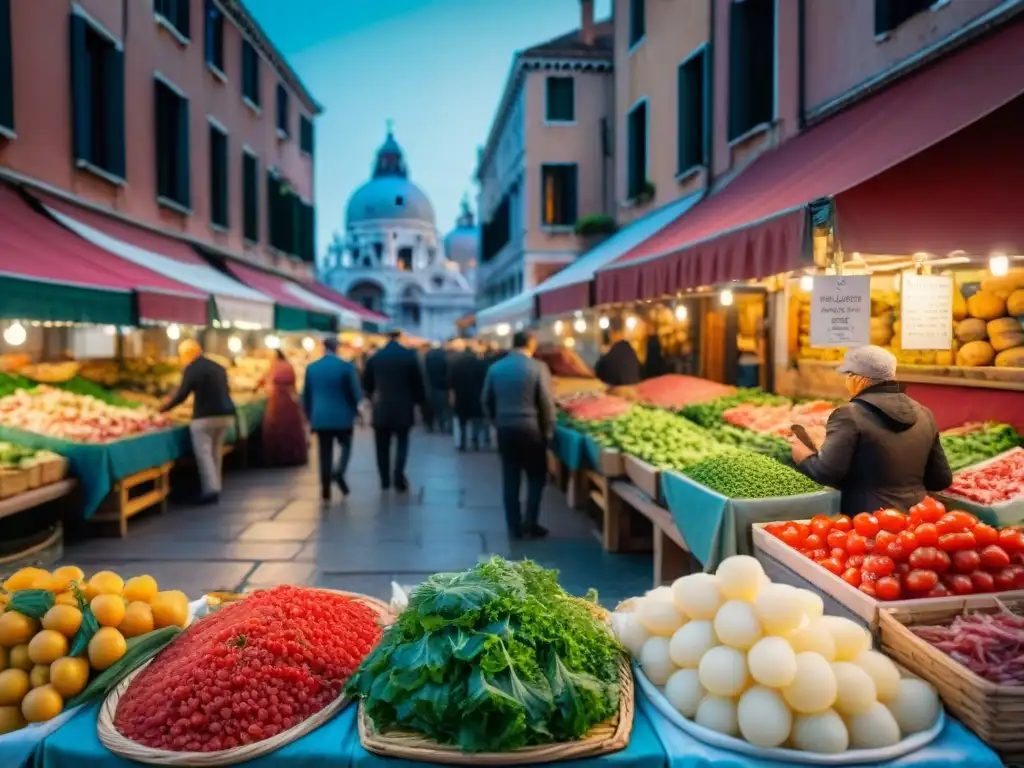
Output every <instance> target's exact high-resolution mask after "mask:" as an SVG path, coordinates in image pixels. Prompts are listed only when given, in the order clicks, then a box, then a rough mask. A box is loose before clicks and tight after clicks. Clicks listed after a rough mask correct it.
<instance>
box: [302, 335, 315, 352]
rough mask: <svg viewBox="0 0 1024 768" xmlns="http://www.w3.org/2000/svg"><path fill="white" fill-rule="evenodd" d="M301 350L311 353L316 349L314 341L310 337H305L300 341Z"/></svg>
mask: <svg viewBox="0 0 1024 768" xmlns="http://www.w3.org/2000/svg"><path fill="white" fill-rule="evenodd" d="M302 348H303V349H304V350H306V351H307V352H312V351H313V350H314V349H316V340H315V339H314V338H313V337H312V336H307V337H306V338H304V339H303V340H302Z"/></svg>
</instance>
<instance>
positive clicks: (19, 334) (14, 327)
mask: <svg viewBox="0 0 1024 768" xmlns="http://www.w3.org/2000/svg"><path fill="white" fill-rule="evenodd" d="M27 338H28V331H26V330H25V326H24V325H22V324H21V323H19V322H18V321H14V322H13V323H11V324H10V325H9V326H7V328H5V329H4V341H6V342H7V343H8V344H10V345H11V346H12V347H20V346H21V345H22V344H24V343H25V339H27Z"/></svg>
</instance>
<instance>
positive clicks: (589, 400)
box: [561, 394, 631, 421]
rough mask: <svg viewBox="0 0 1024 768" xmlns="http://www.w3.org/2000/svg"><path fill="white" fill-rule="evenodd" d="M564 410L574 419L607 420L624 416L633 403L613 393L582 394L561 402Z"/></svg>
mask: <svg viewBox="0 0 1024 768" xmlns="http://www.w3.org/2000/svg"><path fill="white" fill-rule="evenodd" d="M561 406H562V410H564V411H565V412H566V413H567V414H569V415H570V416H571V417H572V418H574V419H583V420H586V421H607V420H608V419H615V418H618V417H619V416H624V415H625V414H626V412H627V411H629V409H630V407H631V404H630V402H629V401H628V400H623V399H622V398H621V397H615V396H613V395H602V394H593V395H580V396H578V397H574V398H571V399H570V400H566V401H563V402H562V403H561Z"/></svg>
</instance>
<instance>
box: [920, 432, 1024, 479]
mask: <svg viewBox="0 0 1024 768" xmlns="http://www.w3.org/2000/svg"><path fill="white" fill-rule="evenodd" d="M939 441H940V442H941V443H942V449H943V451H945V453H946V459H948V460H949V466H950V469H952V470H953V471H954V472H956V471H957V470H960V469H963V468H964V467H969V466H971V465H972V464H980V463H981V462H983V461H987V460H988V459H991V458H992V457H994V456H998V455H999V454H1000V453H1003V452H1004V451H1008V450H1010V449H1011V448H1016V447H1017V446H1018V445H1020V444H1021V438H1020V435H1018V434H1017V431H1016V430H1015V429H1014V428H1013V427H1011V426H1010V425H1009V424H994V423H993V424H986V425H985V426H984V427H983V428H981V429H978V430H975V431H974V432H965V433H943V434H942V435H940V436H939Z"/></svg>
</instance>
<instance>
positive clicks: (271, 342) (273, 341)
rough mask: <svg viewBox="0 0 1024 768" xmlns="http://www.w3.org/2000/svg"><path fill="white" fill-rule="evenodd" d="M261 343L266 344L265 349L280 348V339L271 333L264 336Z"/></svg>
mask: <svg viewBox="0 0 1024 768" xmlns="http://www.w3.org/2000/svg"><path fill="white" fill-rule="evenodd" d="M263 343H264V344H266V345H267V349H280V348H281V339H280V338H278V337H277V336H275V335H274V334H272V333H268V334H267V335H266V336H265V337H264V339H263Z"/></svg>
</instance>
